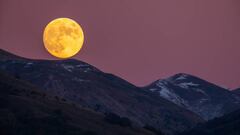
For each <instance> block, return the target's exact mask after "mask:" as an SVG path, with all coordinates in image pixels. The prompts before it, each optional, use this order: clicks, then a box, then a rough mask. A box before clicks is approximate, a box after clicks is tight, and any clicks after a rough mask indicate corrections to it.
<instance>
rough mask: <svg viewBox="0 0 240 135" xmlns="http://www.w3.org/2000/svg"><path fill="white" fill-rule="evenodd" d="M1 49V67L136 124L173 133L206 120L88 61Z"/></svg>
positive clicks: (49, 91)
mask: <svg viewBox="0 0 240 135" xmlns="http://www.w3.org/2000/svg"><path fill="white" fill-rule="evenodd" d="M0 52H1V54H0V70H2V71H4V72H6V73H8V74H10V75H12V76H15V77H16V78H18V79H21V80H24V81H26V82H28V83H31V84H33V85H36V86H37V87H39V89H40V90H42V91H43V92H45V93H47V94H50V95H54V96H58V97H60V98H64V99H65V100H66V101H68V102H72V103H74V104H76V105H77V106H80V107H84V108H89V109H91V110H93V111H96V112H99V113H101V114H116V115H117V116H119V117H120V118H121V117H122V118H128V119H129V120H130V121H131V122H132V125H133V126H134V127H152V128H151V129H153V128H154V129H156V131H159V130H161V131H163V132H164V133H166V134H169V135H172V134H174V133H178V132H182V131H184V130H187V129H189V128H191V127H193V126H194V125H196V124H198V123H201V122H204V120H203V119H202V118H201V117H199V116H198V115H196V114H194V113H193V112H191V111H189V110H187V109H185V108H183V107H179V106H178V105H176V104H174V103H172V102H170V101H168V100H166V99H164V98H162V97H160V96H158V95H156V94H154V93H152V92H151V91H145V90H143V89H142V88H139V87H136V86H134V85H132V84H130V83H129V82H127V81H125V80H123V79H121V78H119V77H117V76H115V75H112V74H109V73H104V72H102V71H100V70H98V69H97V68H95V67H93V66H91V65H89V64H87V63H85V62H82V61H78V60H73V59H68V60H31V59H25V58H21V57H16V56H15V55H13V54H11V53H8V52H6V51H4V50H1V51H0ZM110 116H111V115H110ZM148 129H150V128H148Z"/></svg>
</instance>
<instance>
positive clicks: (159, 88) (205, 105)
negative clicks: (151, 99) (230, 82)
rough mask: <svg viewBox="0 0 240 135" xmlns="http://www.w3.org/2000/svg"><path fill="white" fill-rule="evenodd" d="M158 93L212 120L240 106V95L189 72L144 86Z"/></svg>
mask: <svg viewBox="0 0 240 135" xmlns="http://www.w3.org/2000/svg"><path fill="white" fill-rule="evenodd" d="M144 89H146V90H148V91H152V92H153V93H155V94H156V95H159V96H160V97H162V98H165V99H167V100H168V101H171V102H173V103H175V104H177V105H179V106H182V107H184V108H186V109H188V110H191V111H193V112H195V113H196V114H198V115H199V116H201V117H202V118H204V119H205V120H210V119H213V118H216V117H220V116H223V115H224V114H227V113H230V112H232V111H235V110H237V109H238V108H240V97H239V96H237V95H236V94H234V93H232V92H231V91H229V90H227V89H224V88H222V87H219V86H217V85H215V84H212V83H210V82H207V81H205V80H203V79H200V78H198V77H195V76H192V75H189V74H184V73H180V74H176V75H174V76H172V77H169V78H167V79H161V80H157V81H155V82H153V83H152V84H150V85H148V86H146V87H144Z"/></svg>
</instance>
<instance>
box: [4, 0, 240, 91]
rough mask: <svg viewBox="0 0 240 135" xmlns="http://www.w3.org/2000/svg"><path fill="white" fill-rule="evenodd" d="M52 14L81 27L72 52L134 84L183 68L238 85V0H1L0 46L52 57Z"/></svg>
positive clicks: (232, 86) (216, 80) (212, 80)
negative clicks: (47, 30) (78, 46)
mask: <svg viewBox="0 0 240 135" xmlns="http://www.w3.org/2000/svg"><path fill="white" fill-rule="evenodd" d="M58 17H69V18H72V19H74V20H76V21H77V22H79V23H80V24H81V25H82V27H83V29H84V32H85V38H86V40H85V43H84V47H83V49H82V50H81V52H80V53H79V54H78V55H77V56H75V57H74V58H76V59H79V60H83V61H85V62H87V63H89V64H92V65H94V66H96V67H97V68H99V69H101V70H103V71H105V72H110V73H113V74H116V75H119V76H121V77H122V78H124V79H126V80H128V81H130V82H132V83H134V84H136V85H139V86H143V85H147V84H149V83H150V82H152V81H154V80H156V79H159V78H164V77H168V76H171V75H173V74H176V73H179V72H184V73H189V74H193V75H196V76H199V77H201V78H203V79H207V80H209V81H211V82H213V83H216V84H219V85H221V86H224V87H230V88H235V87H239V86H240V1H239V0H51V1H50V0H1V1H0V48H2V49H6V50H8V51H11V52H13V53H16V54H18V55H21V56H24V57H29V58H37V59H54V58H53V57H52V56H51V55H49V54H48V53H47V52H46V51H45V49H44V47H43V43H42V32H43V29H44V27H45V25H46V24H47V23H48V22H49V21H51V20H52V19H54V18H58Z"/></svg>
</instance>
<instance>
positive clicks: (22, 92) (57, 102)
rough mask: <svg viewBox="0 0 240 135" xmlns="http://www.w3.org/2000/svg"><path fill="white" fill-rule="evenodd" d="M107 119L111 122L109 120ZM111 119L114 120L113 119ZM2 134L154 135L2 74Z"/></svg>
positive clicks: (0, 95)
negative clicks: (113, 121)
mask: <svg viewBox="0 0 240 135" xmlns="http://www.w3.org/2000/svg"><path fill="white" fill-rule="evenodd" d="M106 118H107V119H106ZM110 118H111V117H110ZM0 134H1V135H153V133H151V132H150V131H147V130H144V129H140V128H134V127H132V126H131V124H125V125H124V124H121V123H120V124H119V123H112V122H111V119H110V122H109V118H108V117H106V116H104V115H102V114H99V113H96V112H93V111H91V110H89V109H84V108H80V107H77V106H76V105H74V104H72V103H69V102H67V101H65V100H64V99H62V98H60V97H57V96H49V95H47V94H46V93H44V92H42V90H39V89H37V88H36V87H35V86H32V85H31V84H28V83H26V82H24V81H21V80H18V79H16V78H13V77H11V76H9V75H6V74H3V73H2V72H1V73H0Z"/></svg>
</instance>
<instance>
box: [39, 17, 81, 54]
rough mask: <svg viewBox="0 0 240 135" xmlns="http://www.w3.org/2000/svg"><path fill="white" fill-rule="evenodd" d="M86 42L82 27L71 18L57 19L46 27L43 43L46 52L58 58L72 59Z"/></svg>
mask: <svg viewBox="0 0 240 135" xmlns="http://www.w3.org/2000/svg"><path fill="white" fill-rule="evenodd" d="M83 41H84V34H83V30H82V28H81V26H80V25H79V24H78V23H77V22H76V21H74V20H72V19H69V18H57V19H55V20H53V21H51V22H50V23H48V25H47V26H46V27H45V29H44V32H43V43H44V46H45V48H46V50H47V51H48V52H49V53H50V54H52V55H53V56H55V57H57V58H63V59H64V58H70V57H72V56H74V55H75V54H77V53H78V52H79V51H80V50H81V48H82V46H83Z"/></svg>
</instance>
